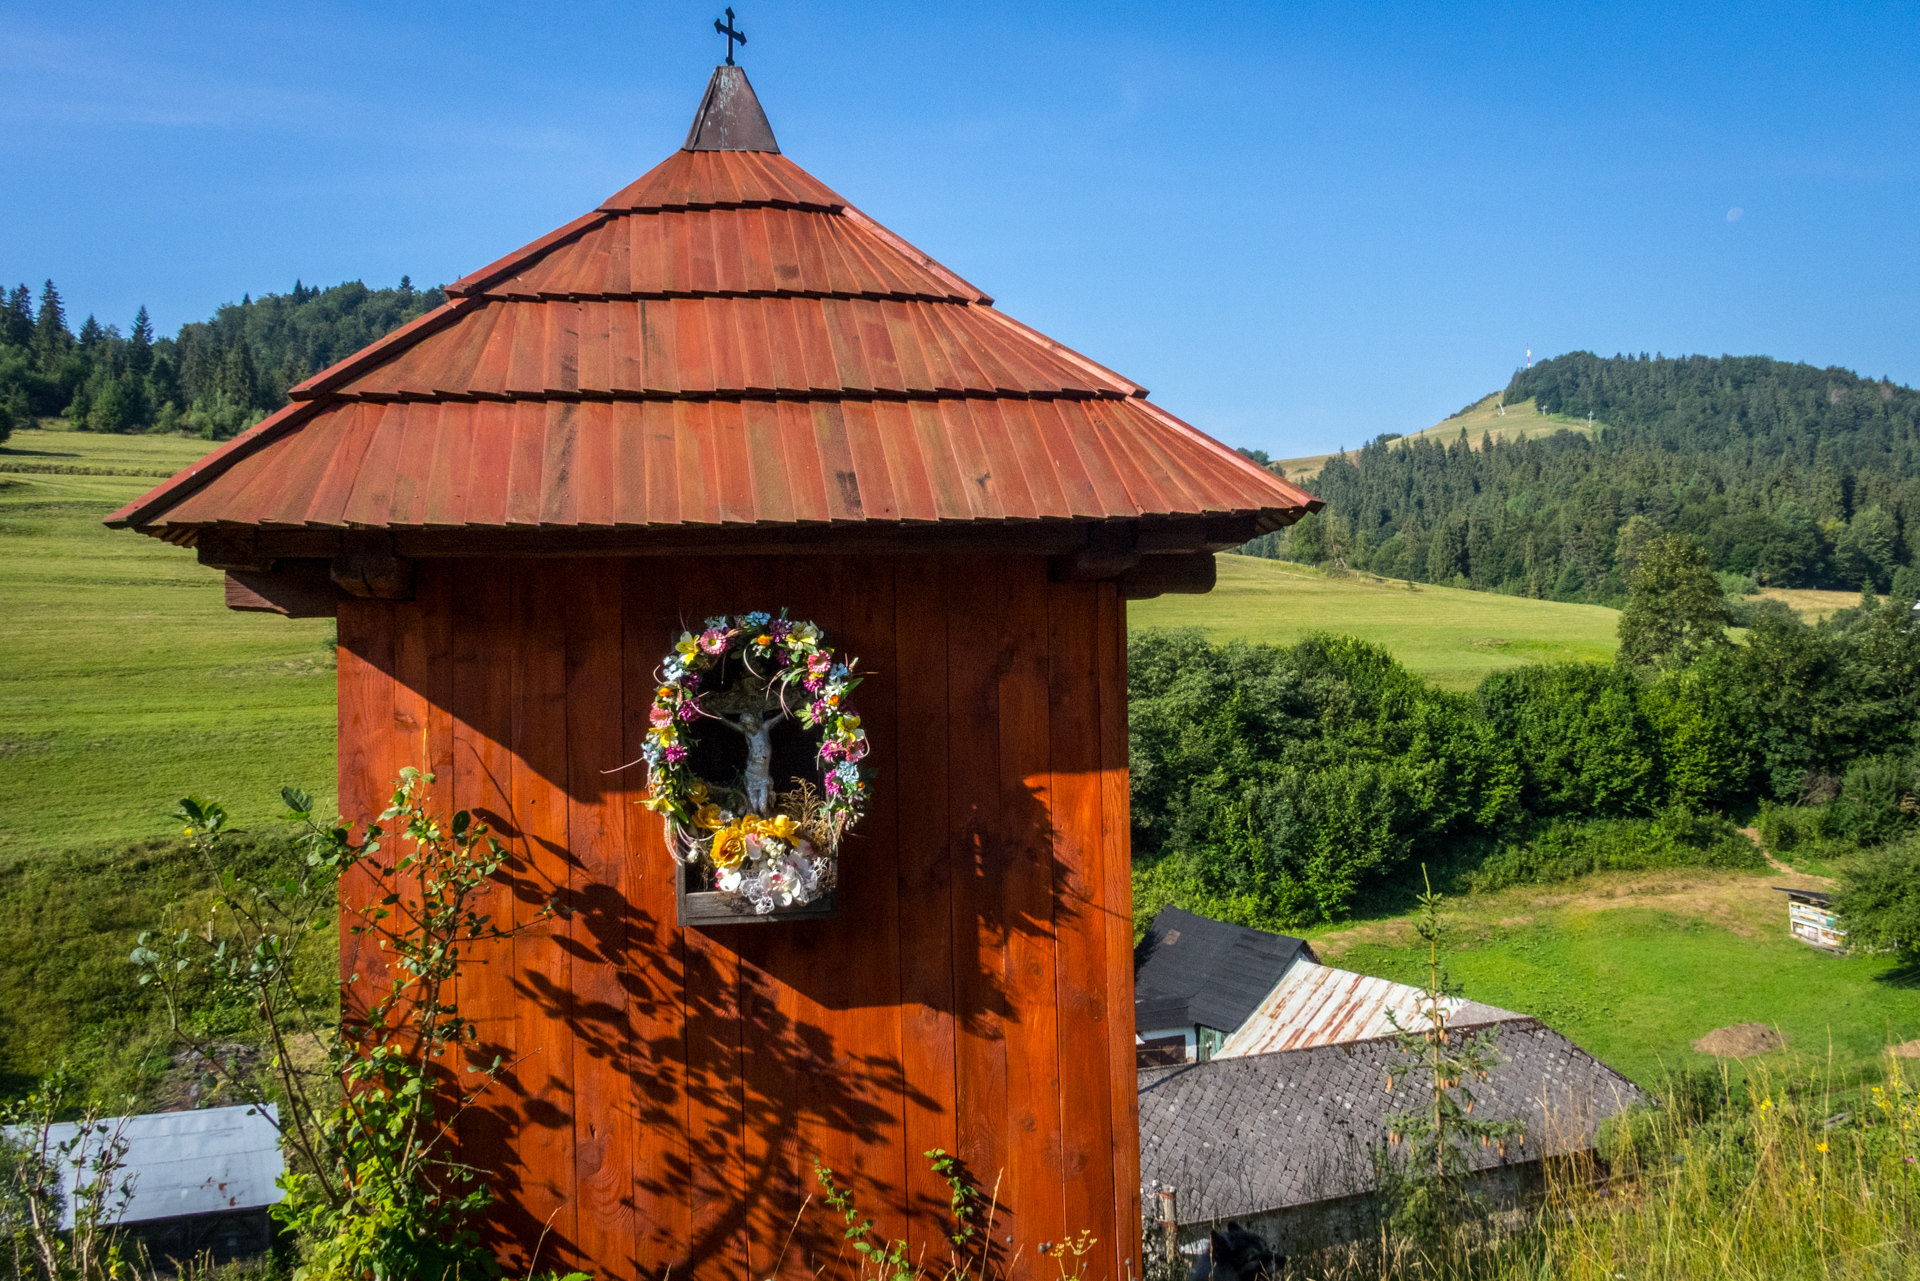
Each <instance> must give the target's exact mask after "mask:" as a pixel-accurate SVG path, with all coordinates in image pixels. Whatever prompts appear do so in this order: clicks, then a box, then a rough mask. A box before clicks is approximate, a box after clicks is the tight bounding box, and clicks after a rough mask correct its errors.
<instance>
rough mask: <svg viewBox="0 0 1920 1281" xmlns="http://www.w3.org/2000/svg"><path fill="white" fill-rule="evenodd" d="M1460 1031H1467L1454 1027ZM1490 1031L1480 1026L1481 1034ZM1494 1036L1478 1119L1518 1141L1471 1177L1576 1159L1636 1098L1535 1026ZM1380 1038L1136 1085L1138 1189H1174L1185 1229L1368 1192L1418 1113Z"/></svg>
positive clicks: (1393, 1051) (1388, 1043)
mask: <svg viewBox="0 0 1920 1281" xmlns="http://www.w3.org/2000/svg"><path fill="white" fill-rule="evenodd" d="M1456 1026H1460V1027H1466V1026H1471V1025H1470V1024H1465V1023H1461V1024H1457V1025H1456ZM1481 1026H1488V1025H1484V1024H1483V1025H1481ZM1491 1026H1495V1027H1497V1028H1498V1034H1497V1036H1496V1039H1495V1040H1494V1047H1495V1048H1496V1049H1497V1050H1498V1051H1499V1053H1500V1055H1501V1056H1502V1060H1503V1061H1502V1062H1501V1063H1500V1065H1499V1066H1498V1067H1496V1068H1494V1069H1493V1072H1492V1074H1491V1079H1490V1080H1487V1081H1484V1082H1479V1083H1476V1084H1475V1085H1474V1086H1473V1087H1472V1088H1473V1093H1474V1095H1475V1097H1476V1099H1477V1100H1478V1105H1479V1106H1478V1110H1477V1112H1476V1115H1483V1116H1487V1117H1490V1118H1492V1119H1496V1120H1518V1121H1520V1122H1522V1123H1523V1124H1524V1125H1525V1126H1526V1142H1525V1143H1524V1144H1509V1145H1508V1147H1507V1150H1506V1152H1505V1153H1504V1154H1502V1153H1501V1152H1499V1151H1498V1150H1497V1149H1495V1148H1491V1147H1489V1148H1484V1149H1482V1148H1473V1149H1471V1150H1470V1152H1469V1156H1470V1159H1471V1163H1472V1165H1473V1167H1474V1168H1475V1169H1487V1168H1490V1167H1493V1166H1496V1165H1502V1164H1512V1163H1515V1162H1520V1161H1529V1160H1534V1159H1537V1158H1539V1157H1542V1156H1551V1155H1558V1154H1562V1153H1567V1152H1574V1151H1582V1150H1585V1149H1587V1148H1590V1147H1592V1146H1593V1143H1594V1137H1595V1135H1596V1133H1597V1132H1598V1129H1599V1126H1600V1122H1601V1121H1602V1120H1604V1119H1605V1118H1606V1117H1608V1116H1610V1115H1612V1114H1613V1113H1615V1112H1618V1111H1621V1110H1622V1109H1624V1108H1625V1107H1627V1106H1628V1105H1629V1104H1631V1103H1634V1102H1637V1101H1639V1100H1640V1098H1641V1094H1640V1091H1639V1089H1638V1088H1637V1087H1636V1086H1635V1085H1634V1084H1633V1083H1632V1082H1631V1081H1629V1080H1627V1079H1626V1078H1625V1077H1623V1076H1621V1075H1620V1074H1619V1073H1618V1072H1615V1071H1614V1070H1613V1069H1612V1068H1609V1067H1608V1066H1607V1065H1606V1064H1604V1063H1602V1062H1600V1061H1599V1060H1598V1059H1596V1058H1594V1057H1593V1056H1592V1055H1590V1054H1588V1053H1586V1052H1585V1051H1584V1050H1582V1049H1580V1047H1579V1046H1577V1045H1575V1044H1573V1042H1571V1041H1569V1040H1567V1038H1566V1037H1564V1036H1561V1035H1560V1034H1559V1033H1558V1032H1555V1031H1553V1030H1552V1029H1550V1028H1548V1027H1546V1026H1544V1025H1543V1024H1541V1023H1539V1022H1538V1021H1536V1020H1534V1019H1511V1020H1505V1021H1502V1022H1499V1023H1496V1024H1493V1025H1491ZM1400 1061H1401V1056H1400V1053H1399V1050H1398V1047H1397V1046H1396V1045H1395V1043H1394V1042H1393V1041H1392V1040H1391V1039H1388V1038H1377V1039H1374V1040H1370V1041H1350V1042H1346V1043H1344V1044H1340V1045H1323V1046H1317V1047H1315V1048H1312V1049H1305V1050H1286V1051H1282V1052H1280V1053H1276V1054H1256V1055H1250V1056H1248V1057H1245V1058H1229V1059H1214V1060H1212V1061H1211V1062H1207V1063H1193V1064H1187V1065H1184V1066H1177V1067H1166V1068H1148V1069H1145V1070H1143V1071H1142V1072H1141V1073H1140V1074H1139V1084H1140V1179H1141V1186H1142V1188H1143V1189H1144V1190H1145V1191H1146V1192H1147V1193H1148V1195H1149V1199H1148V1202H1147V1203H1148V1204H1151V1203H1152V1202H1151V1199H1150V1198H1151V1192H1152V1190H1153V1189H1154V1188H1156V1187H1169V1188H1177V1189H1179V1192H1180V1203H1179V1204H1180V1218H1181V1220H1182V1221H1183V1222H1188V1223H1193V1222H1207V1221H1215V1220H1225V1219H1229V1218H1234V1217H1245V1216H1249V1215H1254V1214H1259V1213H1262V1212H1264V1211H1268V1210H1279V1209H1284V1208H1286V1207H1288V1206H1294V1205H1304V1204H1308V1203H1311V1202H1314V1201H1322V1200H1326V1199H1329V1198H1332V1197H1339V1196H1347V1195H1350V1194H1352V1193H1356V1192H1362V1191H1367V1190H1369V1188H1370V1186H1371V1175H1372V1169H1373V1166H1372V1159H1371V1156H1370V1153H1371V1152H1372V1151H1373V1150H1375V1149H1384V1148H1386V1146H1387V1127H1386V1118H1387V1117H1388V1116H1389V1115H1391V1114H1393V1113H1397V1112H1403V1111H1406V1110H1408V1109H1409V1108H1410V1107H1411V1106H1413V1105H1414V1102H1415V1101H1414V1100H1413V1099H1412V1098H1410V1097H1409V1095H1408V1094H1407V1092H1406V1083H1405V1080H1404V1079H1403V1080H1402V1081H1401V1088H1400V1089H1399V1090H1398V1091H1395V1092H1392V1093H1389V1092H1388V1090H1387V1069H1388V1067H1390V1066H1393V1065H1395V1064H1397V1063H1399V1062H1400Z"/></svg>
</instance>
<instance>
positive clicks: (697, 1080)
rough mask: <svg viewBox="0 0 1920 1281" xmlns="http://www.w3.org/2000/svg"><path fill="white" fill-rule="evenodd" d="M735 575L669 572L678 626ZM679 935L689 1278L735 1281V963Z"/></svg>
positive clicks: (686, 566)
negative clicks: (683, 999)
mask: <svg viewBox="0 0 1920 1281" xmlns="http://www.w3.org/2000/svg"><path fill="white" fill-rule="evenodd" d="M735 568H736V562H733V561H724V562H700V561H691V562H686V561H683V562H679V563H677V564H676V565H674V566H673V567H672V568H671V569H670V570H669V571H667V572H669V573H671V574H672V581H673V585H674V586H673V591H672V594H671V600H672V602H673V605H674V608H675V611H676V618H677V619H678V620H681V621H683V622H684V623H685V625H686V626H687V627H688V628H691V629H693V630H698V629H699V627H700V624H701V622H702V620H704V619H705V618H706V617H707V616H708V615H710V614H717V613H721V612H723V611H730V610H731V609H733V608H734V601H733V598H732V596H731V594H730V592H729V588H728V576H729V575H730V574H732V573H733V572H735ZM748 608H752V607H751V606H748ZM675 635H678V628H677V627H676V628H675ZM660 652H661V653H662V654H664V653H665V652H666V650H665V649H664V648H663V649H662V650H661V651H660ZM680 933H681V938H682V940H683V948H684V954H685V958H686V961H685V966H686V1020H687V1051H686V1053H687V1060H686V1061H687V1077H686V1080H687V1085H686V1102H687V1118H686V1122H685V1125H686V1135H687V1138H686V1142H687V1159H688V1164H689V1166H690V1167H691V1168H690V1170H689V1172H688V1174H689V1177H688V1191H689V1201H690V1205H691V1214H690V1223H689V1228H688V1232H689V1238H688V1247H687V1266H688V1270H689V1273H690V1275H693V1276H698V1277H715V1278H721V1279H723V1281H739V1279H742V1278H744V1277H745V1276H746V1257H747V1255H746V1227H745V1221H744V1218H743V1215H742V1210H741V1198H742V1192H743V1188H742V1179H743V1178H744V1176H745V1169H744V1151H745V1148H744V1144H745V1133H744V1130H745V1121H744V1118H743V1108H744V1101H743V1100H744V1091H745V1087H744V1083H743V1081H742V1070H743V1066H744V1065H743V1063H742V1058H741V1012H740V958H739V955H738V954H737V953H736V952H735V951H734V949H733V946H732V945H730V944H728V943H726V942H724V941H722V940H720V939H718V938H717V937H716V936H715V935H714V934H711V933H706V932H703V931H700V930H682V931H681V932H680Z"/></svg>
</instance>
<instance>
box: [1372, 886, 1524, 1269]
mask: <svg viewBox="0 0 1920 1281" xmlns="http://www.w3.org/2000/svg"><path fill="white" fill-rule="evenodd" d="M1420 878H1421V882H1422V884H1423V885H1424V886H1425V891H1424V892H1423V893H1422V894H1421V895H1420V898H1419V903H1420V910H1419V914H1418V915H1417V916H1415V917H1414V921H1413V932H1414V934H1415V936H1416V937H1418V938H1419V940H1420V941H1421V942H1422V943H1425V944H1426V945H1427V983H1426V985H1425V987H1424V989H1423V990H1422V991H1421V993H1420V1001H1419V1006H1418V1010H1419V1012H1418V1014H1417V1015H1416V1016H1415V1017H1414V1019H1413V1020H1412V1022H1411V1023H1408V1024H1402V1023H1401V1022H1400V1019H1399V1016H1398V1015H1396V1014H1395V1013H1394V1012H1393V1011H1392V1010H1389V1011H1387V1021H1388V1022H1389V1023H1391V1024H1392V1025H1393V1040H1394V1043H1395V1046H1396V1047H1397V1048H1398V1050H1399V1052H1400V1062H1399V1063H1398V1064H1396V1065H1394V1066H1393V1067H1390V1068H1388V1069H1387V1089H1389V1090H1393V1089H1394V1088H1395V1087H1396V1085H1397V1083H1398V1082H1400V1081H1407V1082H1414V1081H1421V1082H1422V1085H1421V1087H1420V1088H1418V1089H1416V1090H1414V1091H1413V1092H1412V1097H1411V1099H1410V1100H1409V1102H1412V1103H1414V1104H1415V1106H1413V1107H1411V1108H1409V1109H1408V1110H1407V1111H1405V1112H1398V1113H1394V1114H1392V1115H1390V1116H1388V1117H1387V1118H1386V1121H1387V1136H1388V1141H1389V1143H1390V1144H1391V1145H1392V1146H1393V1147H1396V1148H1399V1147H1403V1146H1404V1147H1405V1148H1406V1154H1405V1159H1404V1164H1402V1165H1395V1164H1394V1163H1392V1162H1390V1161H1389V1162H1383V1164H1382V1168H1381V1174H1382V1179H1381V1185H1382V1186H1381V1192H1382V1193H1383V1195H1384V1198H1385V1200H1386V1202H1387V1207H1388V1211H1389V1216H1390V1218H1391V1221H1392V1226H1393V1227H1394V1228H1395V1229H1396V1230H1398V1231H1400V1232H1402V1233H1404V1234H1406V1235H1408V1236H1410V1237H1412V1238H1414V1239H1415V1240H1416V1241H1418V1242H1420V1243H1421V1244H1423V1245H1429V1246H1441V1247H1445V1246H1448V1245H1451V1244H1452V1243H1453V1241H1454V1240H1455V1238H1456V1236H1457V1235H1458V1234H1459V1233H1460V1231H1461V1229H1463V1228H1467V1227H1470V1226H1473V1225H1475V1224H1477V1222H1478V1221H1479V1220H1480V1219H1481V1218H1482V1217H1483V1213H1482V1207H1481V1205H1480V1203H1479V1201H1478V1200H1477V1199H1476V1198H1475V1197H1474V1196H1473V1195H1472V1193H1471V1192H1470V1191H1469V1190H1468V1188H1467V1186H1466V1183H1465V1179H1464V1176H1465V1175H1466V1174H1467V1173H1468V1172H1469V1171H1470V1170H1471V1169H1472V1167H1473V1161H1472V1152H1471V1147H1472V1145H1474V1144H1478V1145H1479V1146H1480V1147H1482V1148H1488V1147H1496V1146H1497V1147H1498V1149H1499V1151H1500V1154H1501V1155H1503V1156H1504V1155H1505V1154H1506V1150H1507V1144H1508V1143H1509V1142H1512V1143H1514V1144H1516V1145H1523V1144H1525V1142H1526V1134H1525V1128H1524V1127H1523V1126H1522V1125H1521V1124H1520V1122H1518V1121H1491V1120H1488V1119H1487V1118H1486V1117H1485V1116H1484V1115H1483V1116H1479V1117H1476V1116H1474V1115H1473V1111H1474V1107H1475V1106H1476V1104H1477V1103H1478V1100H1477V1099H1476V1098H1475V1097H1474V1093H1473V1086H1474V1084H1475V1083H1477V1082H1481V1081H1485V1080H1486V1079H1487V1075H1488V1073H1490V1072H1491V1071H1492V1070H1493V1069H1494V1068H1495V1067H1498V1066H1499V1064H1500V1062H1501V1059H1500V1055H1499V1053H1498V1051H1496V1050H1495V1049H1494V1047H1493V1041H1494V1037H1495V1034H1496V1029H1491V1028H1483V1029H1481V1030H1479V1031H1473V1032H1462V1031H1460V1030H1458V1029H1456V1028H1454V1027H1453V1026H1452V1025H1451V1019H1450V1016H1449V1015H1448V1012H1447V1002H1448V999H1449V998H1450V997H1456V996H1458V995H1459V989H1458V988H1457V987H1456V986H1455V985H1454V984H1453V983H1452V982H1451V981H1450V980H1449V979H1448V977H1447V973H1446V971H1445V970H1443V969H1442V968H1441V966H1440V942H1441V939H1442V938H1443V937H1444V936H1445V934H1446V929H1445V925H1444V923H1443V922H1442V921H1441V919H1440V903H1441V896H1440V895H1439V894H1437V893H1435V892H1434V889H1433V882H1432V880H1430V879H1429V878H1428V877H1427V869H1426V865H1425V864H1421V867H1420ZM1422 1096H1424V1097H1422Z"/></svg>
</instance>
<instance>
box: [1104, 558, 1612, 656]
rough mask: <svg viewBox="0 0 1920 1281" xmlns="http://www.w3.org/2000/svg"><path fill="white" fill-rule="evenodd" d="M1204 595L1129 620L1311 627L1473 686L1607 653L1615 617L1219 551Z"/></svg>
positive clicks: (1593, 608) (1288, 632)
mask: <svg viewBox="0 0 1920 1281" xmlns="http://www.w3.org/2000/svg"><path fill="white" fill-rule="evenodd" d="M1219 565H1220V585H1219V586H1218V587H1216V588H1215V589H1214V590H1213V591H1212V593H1210V594H1209V595H1206V596H1161V597H1159V598H1157V599H1155V600H1147V601H1138V602H1135V603H1134V604H1132V605H1129V606H1128V607H1127V620H1128V623H1129V625H1130V626H1132V627H1135V628H1140V627H1198V628H1200V629H1201V630H1202V631H1204V632H1206V634H1207V637H1208V639H1210V640H1214V641H1224V640H1235V639H1240V640H1251V641H1264V642H1269V643H1272V644H1280V645H1285V644H1290V643H1291V642H1293V641H1297V640H1299V639H1300V638H1301V637H1302V636H1305V635H1307V634H1308V633H1309V632H1337V633H1340V634H1343V635H1348V636H1358V637H1360V638H1361V639H1362V640H1367V641H1372V642H1373V643H1374V644H1376V645H1380V646H1382V647H1384V648H1385V649H1387V650H1389V651H1390V652H1391V653H1392V654H1393V656H1394V657H1395V658H1397V659H1399V660H1400V661H1401V662H1402V663H1404V664H1406V665H1407V666H1408V667H1409V668H1411V669H1413V670H1414V671H1416V672H1419V673H1420V674H1421V675H1422V676H1425V677H1426V678H1427V679H1428V680H1431V681H1433V682H1435V683H1436V684H1439V685H1443V686H1446V687H1447V688H1449V689H1471V688H1473V687H1474V686H1475V685H1476V684H1478V683H1479V681H1480V678H1481V677H1483V676H1485V675H1486V674H1487V673H1488V672H1490V671H1492V670H1494V669H1495V668H1498V667H1510V666H1512V665H1514V664H1516V663H1532V662H1543V661H1549V662H1558V661H1567V660H1581V661H1586V660H1601V659H1606V658H1608V657H1611V656H1612V654H1613V651H1614V648H1615V646H1616V644H1617V641H1616V639H1615V636H1614V630H1615V628H1616V627H1617V626H1618V625H1619V620H1620V615H1619V614H1618V613H1617V612H1615V611H1614V610H1611V609H1606V608H1604V607H1602V606H1599V605H1563V604H1561V603H1559V602H1558V601H1540V600H1527V599H1524V598H1522V597H1518V596H1495V595H1492V594H1490V593H1487V592H1469V591H1461V590H1458V589H1456V588H1452V587H1435V586H1433V585H1431V584H1429V583H1415V584H1413V586H1412V588H1411V589H1409V588H1408V586H1407V584H1405V583H1402V582H1398V581H1393V580H1389V579H1381V578H1374V577H1372V576H1370V575H1366V574H1355V575H1350V576H1348V577H1345V578H1331V577H1328V576H1327V575H1326V574H1325V573H1323V572H1321V571H1320V570H1318V569H1315V568H1313V567H1311V566H1307V565H1295V564H1292V563H1290V562H1287V561H1277V560H1260V559H1256V558H1254V557H1250V556H1221V557H1220V558H1219Z"/></svg>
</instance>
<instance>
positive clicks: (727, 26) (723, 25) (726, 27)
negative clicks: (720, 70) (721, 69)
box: [713, 9, 747, 67]
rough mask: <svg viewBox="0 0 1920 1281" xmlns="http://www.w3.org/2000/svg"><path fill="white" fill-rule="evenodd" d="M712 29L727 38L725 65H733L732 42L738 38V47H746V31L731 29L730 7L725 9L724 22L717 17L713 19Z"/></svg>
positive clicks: (731, 16)
mask: <svg viewBox="0 0 1920 1281" xmlns="http://www.w3.org/2000/svg"><path fill="white" fill-rule="evenodd" d="M713 29H714V30H715V31H718V32H719V33H720V34H721V35H723V36H725V37H726V38H727V65H728V66H729V67H731V66H732V65H733V42H734V41H736V40H738V41H739V42H740V47H741V48H742V49H744V48H746V47H747V33H746V32H744V31H735V30H734V29H733V10H731V9H729V10H727V20H726V21H725V22H721V21H720V19H718V18H715V19H714V20H713Z"/></svg>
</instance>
